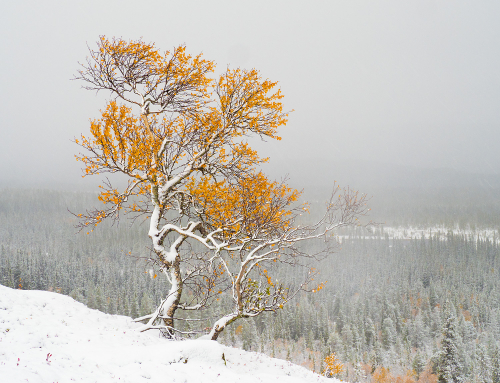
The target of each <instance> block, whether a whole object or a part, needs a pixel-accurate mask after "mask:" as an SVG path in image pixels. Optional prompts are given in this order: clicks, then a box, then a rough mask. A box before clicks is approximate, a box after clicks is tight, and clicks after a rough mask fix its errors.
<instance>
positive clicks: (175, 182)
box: [75, 36, 287, 334]
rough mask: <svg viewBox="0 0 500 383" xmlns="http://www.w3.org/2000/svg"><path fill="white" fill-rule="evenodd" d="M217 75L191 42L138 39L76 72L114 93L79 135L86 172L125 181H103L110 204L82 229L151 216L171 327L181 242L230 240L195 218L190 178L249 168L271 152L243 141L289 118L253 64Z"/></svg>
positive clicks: (116, 45)
mask: <svg viewBox="0 0 500 383" xmlns="http://www.w3.org/2000/svg"><path fill="white" fill-rule="evenodd" d="M213 72H214V63H213V62H211V61H207V60H205V59H203V58H202V56H201V55H197V56H194V57H193V56H190V55H188V54H187V53H186V51H185V47H184V46H179V47H177V48H175V49H173V51H172V52H165V53H164V54H162V53H161V52H159V51H158V50H157V49H156V48H155V47H154V45H152V44H147V43H144V42H143V41H140V40H139V41H125V40H123V39H107V38H106V37H104V36H102V37H101V38H100V39H99V41H98V42H97V48H96V49H95V50H94V49H90V48H89V56H88V57H87V61H86V63H83V64H81V68H80V70H79V71H78V75H77V76H76V77H75V78H76V79H78V80H82V81H84V82H85V86H84V88H86V89H89V90H95V91H105V92H108V93H109V94H110V96H111V97H112V99H111V100H110V101H109V102H108V103H107V105H106V107H105V109H104V110H103V111H102V112H101V117H100V118H99V119H96V120H93V121H91V123H90V135H87V136H84V135H82V136H81V138H79V139H75V142H76V143H77V144H79V145H80V146H81V147H82V148H83V149H85V150H86V153H85V154H80V155H78V156H77V159H78V160H80V161H82V162H83V164H84V175H94V174H105V173H119V174H122V175H124V176H125V177H126V178H127V180H128V183H127V186H126V187H125V188H124V189H122V190H118V189H116V188H114V187H113V185H112V184H111V183H110V182H109V181H106V182H105V183H104V185H102V186H101V192H100V194H99V200H100V201H102V202H103V203H104V207H103V208H102V209H95V210H91V211H87V212H86V213H82V214H78V216H79V217H80V219H81V221H80V228H81V229H83V230H88V231H87V232H89V231H90V228H91V227H92V226H95V225H97V224H99V223H100V222H102V221H103V220H104V219H114V220H118V219H119V217H120V215H122V214H129V215H132V216H133V217H135V218H138V217H143V218H145V219H147V220H149V237H150V238H151V240H152V244H153V251H154V253H155V254H156V257H157V261H158V262H159V263H160V265H161V269H162V270H163V271H164V272H165V274H166V275H167V277H168V278H169V281H170V282H171V288H170V291H169V292H168V293H167V294H166V298H165V299H164V300H163V301H162V303H161V304H160V306H159V308H158V309H157V310H156V312H155V313H154V315H153V316H155V318H161V319H162V320H163V322H164V327H165V328H166V329H167V331H168V332H169V333H170V334H172V331H173V330H174V329H175V326H174V313H175V311H176V310H177V308H178V307H179V304H180V303H181V296H182V291H183V287H184V282H185V278H183V276H182V273H181V263H182V259H181V254H180V249H181V246H182V245H183V243H184V242H185V241H186V239H191V240H194V241H196V242H197V243H200V244H202V245H203V246H206V247H207V249H210V250H213V249H214V247H215V248H217V249H219V248H220V247H221V246H224V244H220V243H216V242H215V241H214V239H213V235H214V234H215V233H214V232H217V231H218V230H215V231H214V232H209V231H206V230H205V229H204V228H203V227H202V226H201V224H200V222H199V221H193V220H190V219H189V214H186V212H187V211H188V210H189V209H191V208H192V206H193V200H192V198H191V196H190V194H189V192H188V191H187V190H186V184H187V183H188V182H189V183H191V184H192V183H193V182H195V183H196V179H199V178H200V177H201V176H206V177H211V178H212V179H214V180H223V179H227V180H229V179H233V180H234V179H238V178H244V177H246V176H247V175H248V174H251V173H252V172H254V169H255V166H257V165H258V164H260V163H262V162H263V161H265V159H261V158H260V157H259V156H258V155H257V153H256V152H255V151H254V150H252V149H251V148H250V147H249V145H248V144H247V143H246V141H245V138H246V137H247V136H251V135H254V136H260V137H262V138H272V139H279V137H278V136H277V129H278V127H279V126H281V125H285V124H286V121H287V120H286V117H287V114H286V113H284V112H283V111H282V104H281V101H280V100H281V98H282V95H281V93H280V91H279V90H276V89H275V88H276V85H277V83H276V82H271V81H269V80H264V79H262V78H261V77H260V75H259V73H258V72H257V71H256V70H249V71H247V70H242V69H234V70H232V69H227V70H226V71H224V72H223V73H222V74H221V75H220V76H219V77H218V78H215V79H214V78H212V77H211V76H213ZM202 264H203V262H202ZM200 270H201V269H200V268H199V267H198V270H197V271H194V272H193V273H192V275H196V274H200ZM184 308H185V309H189V307H187V306H184ZM194 308H196V307H194ZM150 327H151V323H150Z"/></svg>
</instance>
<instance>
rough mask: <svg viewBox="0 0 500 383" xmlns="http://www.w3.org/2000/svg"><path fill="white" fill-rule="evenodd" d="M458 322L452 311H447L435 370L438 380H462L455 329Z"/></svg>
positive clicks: (458, 341) (458, 338) (457, 334)
mask: <svg viewBox="0 0 500 383" xmlns="http://www.w3.org/2000/svg"><path fill="white" fill-rule="evenodd" d="M457 326H458V323H457V320H456V318H455V316H454V315H453V314H452V311H451V310H449V311H448V317H447V319H446V322H445V325H444V328H443V339H442V341H441V350H440V353H439V357H438V363H437V372H438V378H439V381H440V382H446V383H452V382H453V383H455V382H462V381H463V380H464V377H463V363H462V361H461V360H460V355H459V348H458V345H459V344H460V335H459V333H458V329H457Z"/></svg>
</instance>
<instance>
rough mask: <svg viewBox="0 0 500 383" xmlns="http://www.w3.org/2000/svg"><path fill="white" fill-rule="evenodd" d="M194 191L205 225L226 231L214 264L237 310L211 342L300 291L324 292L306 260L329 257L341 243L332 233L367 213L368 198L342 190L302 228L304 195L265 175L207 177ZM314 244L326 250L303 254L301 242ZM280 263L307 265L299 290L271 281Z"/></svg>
mask: <svg viewBox="0 0 500 383" xmlns="http://www.w3.org/2000/svg"><path fill="white" fill-rule="evenodd" d="M190 193H191V195H192V196H193V197H194V198H195V200H197V201H198V202H199V210H198V212H199V213H198V217H199V219H200V220H201V222H203V226H204V227H206V228H208V229H209V231H211V232H216V231H217V230H222V231H221V236H220V237H219V240H220V241H222V242H221V245H220V246H217V248H219V247H220V248H221V250H220V251H215V253H214V255H213V256H212V257H211V258H210V263H211V264H212V265H213V266H212V267H214V268H215V269H216V270H220V273H221V274H225V275H226V276H227V281H228V282H229V285H230V288H229V290H230V291H231V293H232V294H231V296H232V301H233V311H232V312H231V313H228V314H227V315H225V316H223V317H221V318H220V319H218V320H217V321H216V322H215V323H214V325H213V326H212V330H211V332H210V334H209V337H210V338H211V339H217V337H218V335H219V333H220V332H221V331H223V330H224V328H225V326H227V325H228V324H230V323H232V322H234V321H235V320H237V319H239V318H248V317H254V316H257V315H259V314H261V313H263V312H266V311H276V310H278V309H280V308H282V307H283V305H284V304H286V303H287V302H288V301H289V300H290V299H291V298H292V297H294V296H295V295H296V294H297V292H298V291H300V290H310V291H312V292H317V291H319V290H321V289H322V288H323V283H319V284H316V285H315V286H314V287H309V286H310V282H312V281H313V280H314V275H315V274H316V273H315V272H314V269H311V268H308V266H307V265H308V264H307V261H308V260H317V259H318V258H322V257H324V256H327V255H328V254H330V253H331V252H332V251H333V250H334V249H335V245H336V244H337V243H336V242H335V241H333V243H332V241H329V239H330V238H329V237H328V233H330V232H331V231H332V230H334V229H338V228H340V227H343V226H346V225H352V224H355V222H356V221H357V218H356V217H359V216H361V215H364V214H365V213H366V210H367V208H366V204H365V196H363V195H360V194H359V193H358V192H354V191H351V190H349V189H346V190H340V187H337V188H335V189H334V192H333V194H332V196H331V198H330V201H329V203H328V204H327V207H326V213H325V214H324V216H323V217H322V218H321V219H320V220H319V221H318V222H316V223H314V224H302V225H299V221H300V219H301V217H302V215H303V214H304V213H305V212H307V206H306V205H304V204H297V203H296V202H297V199H298V197H299V195H300V193H298V192H297V191H296V190H293V189H291V188H290V187H288V186H287V185H286V184H285V183H284V182H271V181H269V180H268V179H267V178H266V177H265V176H264V175H263V174H262V173H257V174H255V175H253V176H250V177H247V178H245V179H239V180H238V181H237V182H236V183H234V184H229V183H228V182H226V181H223V182H219V183H217V182H209V180H208V179H205V183H204V184H202V185H201V186H198V188H197V189H196V190H195V189H192V190H190ZM217 228H218V229H217ZM313 240H321V241H323V243H326V246H323V247H321V248H320V250H319V251H318V252H317V253H313V254H311V253H309V252H304V251H303V250H302V249H301V247H300V244H301V243H302V242H304V241H313ZM222 243H224V244H226V246H222ZM280 265H287V266H291V267H293V268H298V267H305V268H306V273H305V274H306V275H305V277H304V279H303V280H302V281H301V283H300V284H299V285H298V286H285V285H284V284H283V283H282V282H280V281H278V280H276V279H275V280H273V278H272V277H271V272H272V270H273V269H276V267H280ZM295 272H297V271H296V270H295Z"/></svg>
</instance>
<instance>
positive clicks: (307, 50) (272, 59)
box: [0, 0, 500, 186]
mask: <svg viewBox="0 0 500 383" xmlns="http://www.w3.org/2000/svg"><path fill="white" fill-rule="evenodd" d="M0 15H1V16H0V18H1V22H0V42H1V47H0V48H1V51H0V52H1V60H0V112H1V119H0V131H1V136H0V186H5V185H8V184H9V182H12V181H14V183H18V182H20V181H22V180H25V181H27V183H28V184H31V185H35V184H37V183H41V182H42V181H44V182H43V183H44V185H47V184H51V183H52V184H54V185H56V184H64V183H67V184H74V185H83V184H81V182H83V181H81V180H80V171H79V166H80V165H79V164H78V163H76V161H75V160H74V157H73V156H74V154H75V153H77V152H78V151H79V148H78V147H77V146H76V145H75V144H73V143H72V142H71V140H72V139H73V138H74V137H75V136H78V135H79V134H80V133H82V132H85V133H86V132H88V127H89V118H93V117H96V116H97V114H98V111H99V109H100V108H102V107H103V106H104V102H105V100H106V97H107V95H105V94H100V95H98V96H96V95H95V94H94V93H92V92H90V91H85V90H83V89H81V85H82V84H81V83H79V82H77V81H70V79H71V78H72V77H73V75H74V74H75V73H76V70H77V69H78V61H80V62H83V61H84V60H85V57H86V56H87V54H88V51H87V44H88V45H89V46H90V47H95V42H96V41H97V39H98V37H99V35H106V36H108V37H112V36H116V37H123V38H125V39H138V38H140V37H142V38H143V40H144V41H146V42H155V44H156V46H157V47H158V48H160V49H162V50H166V49H171V48H172V47H174V46H177V45H179V44H182V43H185V44H186V46H187V50H188V51H189V52H190V53H193V54H197V53H199V52H203V54H204V56H205V57H206V58H207V59H211V60H215V61H216V63H217V64H218V67H219V68H221V69H224V68H225V67H226V65H227V64H230V65H231V66H233V67H235V66H241V67H245V68H257V69H259V70H260V71H261V73H262V75H263V76H264V77H267V78H269V79H272V80H277V81H279V83H280V87H281V89H282V91H283V93H284V94H285V96H286V98H285V107H286V109H288V110H290V109H294V110H295V112H294V113H293V114H291V116H290V121H289V123H288V125H287V126H286V127H285V128H283V130H282V132H281V135H282V136H283V140H282V141H281V142H279V143H270V144H266V145H265V146H262V145H259V147H262V152H263V154H265V155H269V156H271V158H272V164H273V165H275V166H276V167H277V168H280V169H286V171H288V172H290V173H292V174H293V172H294V167H298V166H300V167H301V169H300V170H301V171H304V169H307V168H310V167H316V168H317V169H322V168H329V169H332V168H335V167H342V166H346V165H345V164H346V163H349V161H365V160H366V161H375V162H377V163H380V164H382V165H383V164H384V163H397V164H402V165H410V166H416V167H430V168H454V169H460V170H467V171H481V172H487V173H499V172H500V167H499V164H500V145H499V144H500V22H499V20H500V2H499V1H493V0H492V1H477V0H476V1H458V0H453V1H446V0H428V1H426V0H415V1H410V0H405V1H401V0H396V1H366V0H365V1H353V0H346V1H334V0H329V1H292V0H286V1H272V0H267V1H257V0H251V1H237V0H230V1H207V0H203V1H168V0H166V1H146V0H143V1H124V0H120V1H107V0H99V1H93V0H85V1H53V0H44V1H24V0H19V1H3V2H2V4H1V5H0ZM284 164H293V167H292V168H287V167H286V165H284Z"/></svg>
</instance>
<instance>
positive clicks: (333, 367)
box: [323, 352, 344, 377]
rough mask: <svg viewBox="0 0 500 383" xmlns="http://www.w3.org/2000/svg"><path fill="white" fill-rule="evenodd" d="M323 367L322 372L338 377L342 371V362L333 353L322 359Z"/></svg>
mask: <svg viewBox="0 0 500 383" xmlns="http://www.w3.org/2000/svg"><path fill="white" fill-rule="evenodd" d="M323 363H324V364H325V368H324V369H323V374H324V375H325V376H328V377H332V376H333V377H338V376H339V375H340V374H342V373H343V372H344V364H343V363H341V362H340V360H339V359H338V358H337V355H335V353H334V352H333V353H331V354H330V355H328V356H327V357H326V358H325V360H324V361H323Z"/></svg>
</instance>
